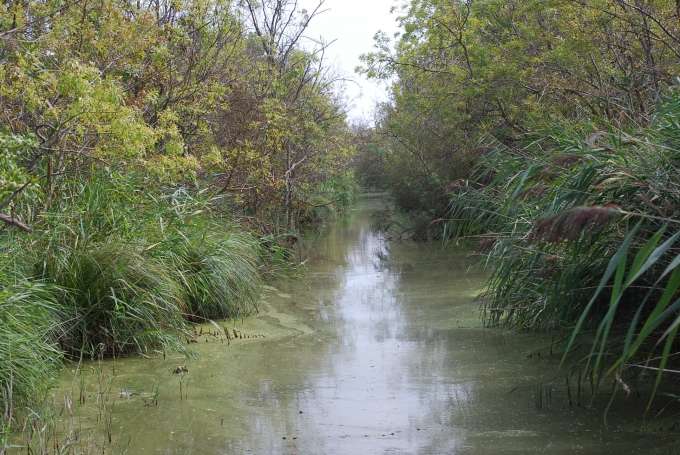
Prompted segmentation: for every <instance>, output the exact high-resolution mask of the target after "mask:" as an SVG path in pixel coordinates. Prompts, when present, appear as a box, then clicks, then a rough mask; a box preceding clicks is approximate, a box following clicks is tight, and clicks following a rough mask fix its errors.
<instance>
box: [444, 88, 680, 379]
mask: <svg viewBox="0 0 680 455" xmlns="http://www.w3.org/2000/svg"><path fill="white" fill-rule="evenodd" d="M679 126H680V95H679V94H677V93H674V94H672V95H671V96H669V98H668V99H666V100H665V101H664V102H663V103H662V104H660V106H659V108H658V110H657V112H656V114H655V116H654V118H653V120H652V121H651V122H650V125H649V126H648V127H645V128H631V129H628V130H622V129H618V128H615V127H614V126H613V125H611V124H599V125H594V124H583V123H582V124H561V125H555V126H553V127H551V128H548V129H543V130H540V131H536V132H535V133H532V134H527V136H526V137H524V138H523V140H522V141H521V142H519V143H515V144H511V145H507V144H501V143H500V142H499V141H496V140H495V139H494V138H493V137H487V138H485V140H484V141H483V143H482V144H480V147H479V156H478V158H477V162H478V164H477V166H476V168H475V170H474V173H473V175H472V177H471V178H470V179H468V180H460V181H457V182H453V183H452V184H451V185H450V190H451V192H450V198H451V202H450V210H449V214H448V217H447V220H446V223H444V225H443V228H444V231H445V233H446V235H448V236H457V237H468V238H476V239H478V241H479V247H480V249H481V250H483V251H484V252H485V253H486V261H487V264H488V265H489V266H490V270H491V277H490V279H489V282H488V286H487V292H486V294H485V296H484V299H483V311H484V316H485V320H486V322H487V323H488V324H490V325H504V326H511V327H515V328H519V329H531V330H558V331H566V332H567V333H569V332H571V333H572V335H571V336H570V337H569V338H568V339H569V341H568V343H567V345H566V350H567V351H568V352H570V353H571V356H570V357H569V358H578V359H582V361H583V364H584V365H585V366H586V367H587V370H588V371H589V372H590V373H591V374H592V375H593V376H594V377H595V378H596V380H597V381H598V382H599V381H601V380H602V379H603V378H605V377H608V378H615V379H616V380H617V384H622V383H623V381H624V379H622V378H624V375H623V373H624V371H627V370H630V369H642V368H646V369H651V370H653V371H655V372H660V373H663V372H669V369H668V362H669V361H671V360H673V358H674V353H675V352H676V351H677V350H678V346H677V345H676V339H675V335H676V329H677V327H678V325H680V322H677V321H678V314H679V313H678V309H680V308H679V306H678V305H680V304H678V303H677V299H678V297H679V295H678V287H679V284H678V280H680V278H679V277H680V275H679V274H680V272H676V270H677V267H678V265H679V263H680V259H678V253H679V252H680V250H679V249H678V245H677V242H676V240H677V236H678V232H680V231H679V230H680V134H678V130H679V129H678V127H679ZM586 332H587V336H585V335H586ZM586 339H587V340H589V341H587V342H586V341H584V340H586ZM584 343H585V344H587V345H589V346H590V347H588V348H587V349H586V348H585V346H584ZM617 351H618V352H619V353H618V354H617V353H616V352H617ZM579 352H580V353H581V354H578V353H579Z"/></svg>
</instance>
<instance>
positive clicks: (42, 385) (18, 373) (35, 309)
mask: <svg viewBox="0 0 680 455" xmlns="http://www.w3.org/2000/svg"><path fill="white" fill-rule="evenodd" d="M7 281H11V279H10V278H7ZM14 281H15V282H14V283H13V284H11V285H3V286H2V287H0V409H1V410H2V412H3V421H4V422H10V421H12V419H13V417H14V415H15V413H16V411H17V409H18V408H22V407H28V406H32V405H34V404H36V403H37V402H38V401H39V400H40V399H41V397H42V396H43V395H44V393H45V392H46V391H47V389H48V387H49V385H50V384H51V382H52V379H53V377H54V373H55V371H56V370H57V369H58V367H59V365H60V360H61V357H62V355H61V352H60V350H59V349H58V347H57V346H56V344H55V343H54V341H53V334H54V333H55V331H56V330H55V329H56V324H57V320H58V319H57V316H58V315H59V311H60V308H59V306H58V303H57V301H56V299H55V294H54V292H53V291H54V289H53V288H52V287H51V286H48V285H45V284H44V283H39V282H32V281H28V280H23V279H21V280H14ZM0 439H1V438H0Z"/></svg>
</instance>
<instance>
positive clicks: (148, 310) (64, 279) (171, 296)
mask: <svg viewBox="0 0 680 455" xmlns="http://www.w3.org/2000/svg"><path fill="white" fill-rule="evenodd" d="M41 276H42V278H43V279H44V280H47V281H49V282H51V283H53V284H55V285H56V286H58V288H59V289H60V290H61V291H60V292H59V296H58V298H59V301H60V305H61V307H62V314H63V317H64V321H63V324H62V326H63V328H64V330H63V332H62V334H61V336H60V337H59V344H60V346H61V347H62V349H64V351H66V352H67V353H69V354H72V355H75V356H79V355H80V354H83V355H86V356H97V355H117V354H127V353H131V352H148V351H149V350H152V349H156V348H166V347H175V348H176V347H179V346H180V343H179V341H178V339H177V337H176V335H177V334H179V333H181V332H182V331H183V330H184V329H185V324H184V320H183V318H182V314H183V313H184V310H185V307H184V303H183V301H182V299H181V293H180V288H179V286H178V283H177V281H176V279H175V277H174V274H173V270H172V269H171V268H168V267H166V266H165V265H164V264H162V263H160V262H159V261H156V260H154V259H152V258H149V257H147V256H145V253H144V250H143V249H142V248H141V247H139V246H137V245H135V244H130V243H128V242H125V241H123V240H121V239H120V238H116V237H113V238H109V239H107V240H106V241H104V242H94V243H87V244H85V245H62V246H61V247H60V248H58V249H57V250H55V251H50V252H49V254H48V257H47V258H46V260H45V261H44V263H43V268H42V270H41Z"/></svg>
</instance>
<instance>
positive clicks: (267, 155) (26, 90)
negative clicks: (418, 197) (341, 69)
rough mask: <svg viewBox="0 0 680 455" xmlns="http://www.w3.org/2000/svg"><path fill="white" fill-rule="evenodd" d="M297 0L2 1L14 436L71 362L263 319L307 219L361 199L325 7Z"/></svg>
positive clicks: (1, 224)
mask: <svg viewBox="0 0 680 455" xmlns="http://www.w3.org/2000/svg"><path fill="white" fill-rule="evenodd" d="M278 3H281V2H278ZM278 3H277V2H265V4H264V5H262V4H260V3H258V2H251V1H246V2H240V3H239V4H236V3H234V2H231V1H227V0H225V1H222V0H213V1H202V0H196V1H186V2H176V1H167V2H164V1H161V2H158V1H136V0H135V1H120V0H104V1H97V2H68V1H66V2H65V1H59V0H55V1H52V0H50V1H32V0H31V1H21V2H12V1H10V2H2V3H0V150H1V153H0V249H1V250H2V255H1V256H0V409H1V410H2V412H3V419H2V422H3V429H4V430H5V431H9V430H11V428H12V425H13V424H15V423H16V422H17V421H18V419H19V416H21V415H22V414H25V411H26V409H27V408H33V407H34V406H36V405H38V404H39V403H40V400H41V399H42V397H43V396H44V394H45V392H46V391H47V390H48V388H49V386H50V384H51V382H52V381H51V379H52V378H53V377H54V375H55V371H57V370H58V369H59V368H60V366H61V365H62V362H63V360H64V359H88V358H97V357H101V356H119V355H124V354H131V353H153V352H161V351H165V350H167V349H180V350H181V349H183V345H184V343H185V335H186V334H187V330H188V327H189V326H188V324H189V323H190V322H200V321H205V320H208V319H217V318H234V317H238V316H243V315H247V314H249V313H252V312H253V311H255V310H256V309H257V301H258V297H259V291H260V284H261V282H262V280H263V279H264V278H266V277H269V276H271V275H272V274H276V273H278V272H279V271H280V270H281V269H283V268H285V267H286V266H287V265H286V264H287V263H288V253H287V250H288V248H289V247H290V246H291V245H292V244H293V243H294V241H295V235H296V232H297V231H298V229H299V228H300V227H301V226H304V225H308V224H310V223H314V222H316V221H318V220H320V219H321V218H322V217H323V216H326V215H327V214H328V213H330V212H332V211H334V210H338V209H342V208H343V207H344V206H346V205H347V204H348V203H349V202H350V201H351V199H352V196H353V192H354V183H353V178H352V174H351V172H350V171H349V167H348V163H349V160H350V158H351V156H352V154H353V145H352V140H351V136H350V134H349V130H348V127H347V126H346V122H345V117H344V113H343V110H342V108H341V105H340V103H339V100H338V99H337V97H336V95H335V94H334V93H335V92H334V87H335V82H336V81H335V79H334V76H333V75H332V73H330V72H329V71H328V70H327V68H326V66H325V62H324V60H323V55H324V48H325V45H324V44H319V45H317V46H315V47H310V46H306V47H305V49H303V48H302V46H301V43H300V39H301V36H302V34H303V32H304V30H305V28H306V27H307V25H308V23H309V21H310V20H311V19H312V18H313V17H314V15H315V14H317V12H318V11H309V12H306V11H302V10H299V9H286V11H287V15H282V14H281V11H278V13H277V12H276V11H277V10H276V9H275V8H276V5H277V4H278Z"/></svg>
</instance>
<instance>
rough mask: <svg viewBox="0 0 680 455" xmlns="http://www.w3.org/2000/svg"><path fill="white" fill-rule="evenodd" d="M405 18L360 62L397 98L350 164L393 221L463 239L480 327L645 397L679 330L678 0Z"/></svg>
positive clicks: (411, 11)
mask: <svg viewBox="0 0 680 455" xmlns="http://www.w3.org/2000/svg"><path fill="white" fill-rule="evenodd" d="M399 11H400V18H399V22H400V25H401V31H402V33H401V35H400V36H399V37H398V38H397V39H396V42H392V41H391V39H390V37H388V36H386V35H384V34H379V35H377V37H376V42H375V50H374V52H372V53H369V54H366V55H365V56H364V68H363V71H364V72H365V73H366V74H367V75H369V76H370V77H375V78H384V79H387V80H390V81H393V82H392V102H391V103H388V104H385V105H384V106H383V107H382V109H381V110H380V115H379V119H378V125H377V126H376V128H374V129H366V130H365V131H363V132H362V135H361V139H362V146H361V147H360V149H361V151H360V155H359V157H358V161H359V162H360V163H361V164H360V167H361V169H362V170H363V172H362V180H363V182H364V184H367V185H372V186H382V187H385V188H388V189H390V190H391V191H392V193H393V194H394V197H395V200H396V201H397V203H398V205H399V206H400V207H401V209H403V210H405V211H407V212H408V213H410V215H411V222H410V225H409V226H407V227H405V226H402V227H399V228H397V227H396V226H397V225H396V224H394V225H393V229H394V230H396V231H397V233H404V232H406V233H408V234H409V235H410V236H415V237H420V238H426V237H427V238H432V237H439V238H443V239H454V238H455V239H474V240H475V241H476V242H477V245H478V249H479V250H480V251H481V252H483V253H484V257H485V259H484V261H485V263H486V264H487V265H488V268H489V270H490V274H491V275H490V278H489V280H488V282H487V287H486V293H485V295H484V298H483V314H484V318H485V320H486V322H487V323H488V324H490V325H501V326H507V327H513V328H517V329H520V330H542V331H552V332H553V333H555V334H557V335H563V336H564V343H563V351H564V354H563V355H564V357H565V360H569V365H573V367H571V368H572V369H569V370H568V371H570V372H571V373H573V374H577V375H578V377H579V378H589V380H588V381H587V382H590V383H591V385H594V386H597V385H598V384H603V383H605V382H606V383H607V384H612V385H613V387H614V389H615V390H617V391H621V392H625V393H630V392H631V390H632V389H635V384H636V379H639V378H640V377H641V376H646V377H647V379H648V380H647V381H645V382H644V384H645V385H644V387H642V389H643V390H644V391H646V392H651V393H650V396H654V395H655V393H654V392H655V391H656V388H657V386H658V385H659V384H660V383H661V382H662V381H663V379H664V378H665V379H672V376H673V375H675V374H676V373H677V371H676V370H677V368H674V367H673V366H672V364H673V363H677V362H674V361H675V360H676V358H677V352H678V339H677V332H678V328H679V327H680V316H679V313H678V309H680V300H679V298H680V294H679V293H678V289H679V288H680V270H679V268H678V266H679V265H680V255H679V254H680V243H679V242H678V237H679V236H680V92H679V91H678V87H677V76H678V73H679V70H680V60H679V58H678V57H679V56H680V21H679V20H678V18H679V16H678V14H679V12H678V8H677V5H676V2H671V1H655V0H650V1H633V0H631V1H627V0H601V1H591V0H586V1H566V0H550V1H543V0H541V1H524V0H522V1H519V0H517V1H515V0H510V1H506V0H503V1H498V0H478V1H454V2H450V1H439V0H413V1H410V2H408V4H407V5H406V6H405V7H404V8H403V9H401V10H399ZM572 361H573V363H572ZM571 373H570V374H571ZM664 373H667V374H664ZM579 380H580V379H579ZM608 387H609V386H607V389H608ZM638 390H639V389H638ZM657 396H658V395H657ZM671 400H672V399H671Z"/></svg>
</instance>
